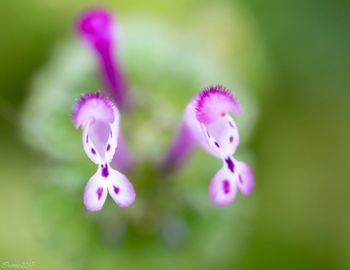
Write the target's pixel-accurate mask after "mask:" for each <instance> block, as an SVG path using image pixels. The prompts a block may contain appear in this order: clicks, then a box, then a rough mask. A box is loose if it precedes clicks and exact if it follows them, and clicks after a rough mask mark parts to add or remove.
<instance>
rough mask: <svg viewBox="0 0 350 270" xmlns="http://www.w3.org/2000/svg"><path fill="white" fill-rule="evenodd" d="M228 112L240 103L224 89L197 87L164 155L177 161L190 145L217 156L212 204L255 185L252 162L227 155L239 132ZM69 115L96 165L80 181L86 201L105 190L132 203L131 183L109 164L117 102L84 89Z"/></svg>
mask: <svg viewBox="0 0 350 270" xmlns="http://www.w3.org/2000/svg"><path fill="white" fill-rule="evenodd" d="M231 112H232V113H234V114H237V115H238V114H239V113H240V108H239V104H238V102H237V99H236V98H235V97H234V96H233V95H232V94H231V93H230V92H229V91H228V90H226V89H224V88H223V87H221V86H212V87H209V88H207V89H206V90H204V91H202V92H200V93H199V94H198V95H197V96H196V97H195V98H194V99H193V100H192V101H191V102H190V103H189V104H188V106H187V107H186V109H185V113H184V119H183V123H182V126H181V129H180V132H179V134H178V137H177V138H176V139H175V142H174V144H173V145H172V146H171V148H170V151H169V153H168V155H167V158H166V165H167V166H168V167H176V166H177V165H179V163H180V162H181V161H183V160H184V158H185V156H186V154H187V153H188V152H189V149H190V148H192V147H193V146H195V145H199V146H201V147H202V148H203V149H204V150H206V151H207V152H208V153H210V154H211V155H213V156H215V157H217V158H220V159H221V160H222V162H223V166H222V168H221V169H220V170H219V171H218V172H217V173H216V174H215V176H214V177H213V179H212V181H211V184H210V186H209V196H210V198H211V200H212V201H213V203H215V204H217V205H226V204H228V203H230V202H231V201H233V200H234V198H235V196H236V193H237V189H238V188H239V189H240V190H241V192H242V193H243V194H244V195H249V194H250V193H251V192H252V189H253V187H254V176H253V173H252V170H251V168H250V167H249V166H248V165H247V164H246V163H244V162H242V161H238V160H236V159H235V158H233V157H232V155H233V154H234V153H235V151H236V148H237V146H238V144H239V134H238V128H237V125H236V123H235V121H234V120H233V119H232V117H231V116H230V115H229V113H231ZM73 121H74V126H75V127H76V128H78V127H80V126H81V127H82V129H83V138H82V141H83V146H84V150H85V153H86V154H87V156H88V157H89V158H90V159H91V161H92V162H94V163H95V164H97V165H98V169H97V172H96V173H95V174H94V175H93V176H92V178H91V179H90V180H89V182H88V184H87V185H86V187H85V191H84V204H85V207H86V208H87V209H88V210H90V211H98V210H100V209H101V208H102V206H103V204H104V202H105V200H106V198H107V192H108V193H109V194H110V196H111V197H112V199H113V200H114V201H115V202H116V203H117V204H118V205H119V206H120V207H127V206H129V205H130V204H132V203H133V202H134V200H135V198H136V194H135V191H134V188H133V186H132V184H131V183H130V181H129V180H128V179H127V177H126V176H125V175H123V174H121V173H120V172H118V171H116V170H114V169H113V168H111V166H110V163H111V161H112V159H113V156H114V154H115V150H116V148H117V142H118V136H119V124H120V114H119V111H118V109H117V108H116V106H115V105H114V104H113V103H112V101H111V100H109V99H108V98H107V97H105V96H103V95H102V94H100V93H92V94H86V95H84V96H82V97H81V98H80V100H79V101H78V102H77V103H76V105H75V107H74V109H73Z"/></svg>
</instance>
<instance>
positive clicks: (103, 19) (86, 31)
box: [76, 8, 114, 44]
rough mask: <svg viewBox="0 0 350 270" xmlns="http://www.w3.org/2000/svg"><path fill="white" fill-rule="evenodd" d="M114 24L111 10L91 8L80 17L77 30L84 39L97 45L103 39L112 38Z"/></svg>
mask: <svg viewBox="0 0 350 270" xmlns="http://www.w3.org/2000/svg"><path fill="white" fill-rule="evenodd" d="M113 22H114V18H113V15H112V13H111V12H110V11H109V10H107V9H104V8H91V9H88V10H87V11H85V12H83V13H82V14H81V15H80V16H79V17H78V20H77V25H76V28H77V31H78V32H79V34H80V35H81V36H82V37H84V38H86V39H87V40H88V41H90V42H92V44H95V43H96V42H98V41H100V40H101V39H103V40H106V39H109V38H110V35H111V33H112V29H113Z"/></svg>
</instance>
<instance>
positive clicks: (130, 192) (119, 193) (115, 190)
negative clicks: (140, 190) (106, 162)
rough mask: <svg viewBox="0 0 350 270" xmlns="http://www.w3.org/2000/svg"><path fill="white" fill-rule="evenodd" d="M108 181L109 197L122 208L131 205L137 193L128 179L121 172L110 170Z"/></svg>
mask: <svg viewBox="0 0 350 270" xmlns="http://www.w3.org/2000/svg"><path fill="white" fill-rule="evenodd" d="M108 179H109V181H108V191H109V195H110V196H111V197H112V199H113V200H114V201H115V203H116V204H118V205H119V206H120V207H128V206H129V205H131V204H132V203H133V202H134V200H135V198H136V193H135V190H134V188H133V186H132V184H131V183H130V181H129V180H128V178H126V176H125V175H123V174H121V173H120V172H118V171H116V170H113V169H112V168H109V177H108Z"/></svg>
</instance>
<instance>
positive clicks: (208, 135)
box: [207, 130, 210, 138]
mask: <svg viewBox="0 0 350 270" xmlns="http://www.w3.org/2000/svg"><path fill="white" fill-rule="evenodd" d="M207 136H208V138H210V134H209V131H208V130H207Z"/></svg>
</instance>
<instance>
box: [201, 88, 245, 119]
mask: <svg viewBox="0 0 350 270" xmlns="http://www.w3.org/2000/svg"><path fill="white" fill-rule="evenodd" d="M195 108H196V118H197V120H198V121H199V122H201V123H203V124H210V123H212V122H213V121H215V120H216V119H217V118H218V117H219V116H225V114H226V113H228V112H233V113H235V114H236V115H239V114H240V107H239V103H238V100H237V98H236V97H235V96H233V95H232V94H231V92H230V91H229V90H228V89H227V88H225V87H224V86H222V85H214V86H209V87H207V88H205V89H204V90H203V91H202V92H200V93H199V95H198V96H197V101H196V104H195Z"/></svg>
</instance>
